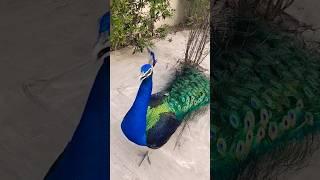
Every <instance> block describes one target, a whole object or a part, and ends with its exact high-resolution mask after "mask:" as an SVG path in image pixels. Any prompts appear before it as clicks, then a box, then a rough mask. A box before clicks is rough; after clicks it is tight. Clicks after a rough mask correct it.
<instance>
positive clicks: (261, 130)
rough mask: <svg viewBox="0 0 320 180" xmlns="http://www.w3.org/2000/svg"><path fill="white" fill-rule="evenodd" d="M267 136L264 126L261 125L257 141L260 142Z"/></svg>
mask: <svg viewBox="0 0 320 180" xmlns="http://www.w3.org/2000/svg"><path fill="white" fill-rule="evenodd" d="M264 137H265V130H264V128H263V127H260V128H259V129H258V136H257V141H258V143H259V142H260V141H261V140H262V139H263V138H264Z"/></svg>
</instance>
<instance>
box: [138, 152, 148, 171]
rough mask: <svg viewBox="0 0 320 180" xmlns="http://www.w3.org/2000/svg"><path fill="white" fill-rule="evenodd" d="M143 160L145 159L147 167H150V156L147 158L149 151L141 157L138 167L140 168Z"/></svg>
mask: <svg viewBox="0 0 320 180" xmlns="http://www.w3.org/2000/svg"><path fill="white" fill-rule="evenodd" d="M145 159H147V161H148V163H149V165H151V161H150V156H149V150H148V151H147V152H146V153H144V154H143V155H142V159H141V161H140V163H139V167H140V166H141V164H142V163H143V161H144V160H145Z"/></svg>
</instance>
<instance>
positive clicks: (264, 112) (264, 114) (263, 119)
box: [260, 109, 269, 126]
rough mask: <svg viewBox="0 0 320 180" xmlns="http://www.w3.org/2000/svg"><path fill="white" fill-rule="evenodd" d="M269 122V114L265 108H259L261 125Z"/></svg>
mask: <svg viewBox="0 0 320 180" xmlns="http://www.w3.org/2000/svg"><path fill="white" fill-rule="evenodd" d="M268 122H269V114H268V111H267V110H266V109H261V110H260V123H261V125H263V126H266V125H267V124H268Z"/></svg>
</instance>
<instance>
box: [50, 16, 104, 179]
mask: <svg viewBox="0 0 320 180" xmlns="http://www.w3.org/2000/svg"><path fill="white" fill-rule="evenodd" d="M108 14H109V13H106V14H105V15H104V16H103V18H101V22H100V30H99V33H103V32H107V31H108V28H109V22H108V18H109V15H108ZM109 50H110V49H108V47H105V48H104V49H103V51H101V52H99V53H101V54H107V53H108V51H109ZM103 61H104V62H103V65H102V66H101V68H100V70H99V72H98V74H97V76H96V79H95V82H94V84H93V88H92V89H91V92H90V95H89V98H88V101H87V104H86V107H85V110H84V112H83V114H82V117H81V120H80V123H79V125H78V127H77V129H76V130H75V133H74V135H73V137H72V139H71V141H70V142H69V143H68V145H67V146H66V148H65V149H64V151H63V153H62V154H61V155H60V156H59V157H58V159H57V160H56V161H55V163H54V164H53V166H52V167H51V168H50V170H49V171H48V173H47V175H46V177H45V178H44V179H45V180H105V179H108V178H109V165H108V164H109V138H108V137H109V134H108V133H109V129H110V125H109V118H110V103H109V102H110V97H109V94H110V89H109V84H110V80H109V77H110V56H108V55H106V56H104V58H103Z"/></svg>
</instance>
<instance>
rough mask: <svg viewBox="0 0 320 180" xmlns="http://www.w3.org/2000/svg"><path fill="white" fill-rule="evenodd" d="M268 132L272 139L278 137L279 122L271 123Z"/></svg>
mask: <svg viewBox="0 0 320 180" xmlns="http://www.w3.org/2000/svg"><path fill="white" fill-rule="evenodd" d="M268 134H269V137H270V138H271V139H272V140H274V139H275V138H276V137H277V135H278V128H277V124H276V123H275V122H273V123H270V125H269V132H268Z"/></svg>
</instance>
